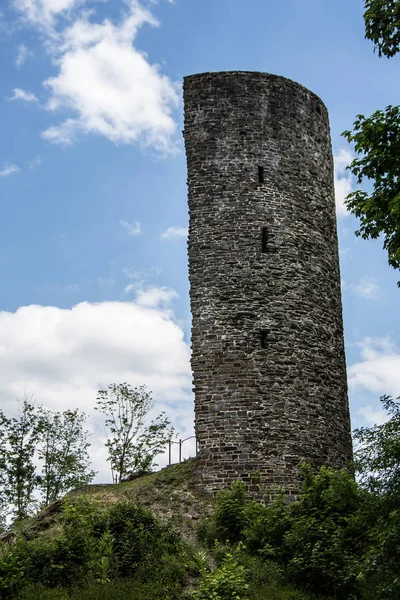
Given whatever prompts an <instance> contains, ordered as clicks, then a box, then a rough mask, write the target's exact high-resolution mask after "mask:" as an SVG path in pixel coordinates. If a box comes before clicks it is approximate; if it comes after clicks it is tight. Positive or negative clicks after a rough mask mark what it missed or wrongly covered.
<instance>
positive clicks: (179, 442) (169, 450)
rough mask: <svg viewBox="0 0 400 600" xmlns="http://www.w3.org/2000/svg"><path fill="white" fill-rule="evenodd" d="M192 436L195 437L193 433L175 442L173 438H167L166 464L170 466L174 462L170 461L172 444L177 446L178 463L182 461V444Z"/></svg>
mask: <svg viewBox="0 0 400 600" xmlns="http://www.w3.org/2000/svg"><path fill="white" fill-rule="evenodd" d="M193 438H196V436H195V435H191V436H189V437H187V438H185V439H184V440H181V439H179V440H178V441H177V442H175V441H173V440H169V442H168V466H171V465H172V464H176V463H173V462H172V444H177V445H178V446H179V460H178V463H179V464H180V463H181V462H182V445H183V444H184V443H185V442H187V441H188V440H192V439H193ZM197 445H198V444H197V441H196V456H197V450H198V448H197Z"/></svg>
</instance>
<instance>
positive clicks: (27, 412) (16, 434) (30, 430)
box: [2, 397, 38, 521]
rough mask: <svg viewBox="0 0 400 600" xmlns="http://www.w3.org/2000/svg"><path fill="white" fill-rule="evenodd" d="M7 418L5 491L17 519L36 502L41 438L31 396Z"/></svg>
mask: <svg viewBox="0 0 400 600" xmlns="http://www.w3.org/2000/svg"><path fill="white" fill-rule="evenodd" d="M2 418H3V419H5V421H4V424H5V426H6V440H5V454H4V468H5V473H4V475H5V477H4V479H5V481H4V484H5V487H4V494H5V497H6V499H7V501H8V504H9V506H10V507H13V508H12V514H13V515H14V517H15V520H16V521H20V520H22V519H24V518H25V517H27V516H28V515H29V513H30V511H31V508H32V506H33V505H34V490H35V487H36V484H37V476H36V469H35V464H34V455H35V448H36V443H37V440H38V429H37V415H36V411H35V406H34V405H33V404H32V403H31V398H29V397H25V398H24V399H23V402H22V404H21V408H20V413H19V415H18V416H17V417H13V418H12V419H6V418H5V417H4V415H2Z"/></svg>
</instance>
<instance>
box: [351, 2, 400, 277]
mask: <svg viewBox="0 0 400 600" xmlns="http://www.w3.org/2000/svg"><path fill="white" fill-rule="evenodd" d="M364 22H365V37H366V38H367V39H370V40H371V41H373V42H374V45H375V48H374V49H375V50H377V51H378V54H379V56H382V55H385V56H387V57H388V58H390V57H392V56H394V55H395V54H396V53H397V52H398V51H399V49H400V1H399V0H365V12H364ZM342 135H343V136H344V137H345V138H346V139H347V141H348V142H349V143H354V148H355V151H356V152H357V154H359V155H361V158H355V159H354V160H353V161H352V163H351V164H350V165H349V167H348V169H349V170H350V171H351V173H352V174H353V175H354V176H355V177H356V178H357V183H358V184H361V183H362V182H363V180H364V179H368V180H371V181H372V182H373V189H372V192H371V193H367V192H365V191H364V190H356V191H355V192H352V193H351V194H349V195H348V196H347V198H346V201H345V202H346V205H347V207H348V209H349V210H350V212H351V213H353V214H354V215H355V216H357V217H359V218H360V228H359V230H357V231H356V235H358V236H361V237H362V238H364V239H369V238H371V239H376V238H378V237H379V236H380V235H382V236H383V247H384V249H385V250H387V252H388V262H389V264H390V265H391V266H392V267H393V268H394V269H400V160H399V156H400V154H399V150H400V107H399V106H387V107H386V109H385V110H377V111H376V112H374V113H373V114H372V115H371V116H370V117H365V116H364V115H361V114H360V115H357V117H356V120H355V121H354V124H353V131H350V130H346V131H344V132H343V133H342ZM398 285H399V286H400V282H398Z"/></svg>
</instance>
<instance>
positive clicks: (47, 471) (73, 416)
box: [37, 407, 96, 506]
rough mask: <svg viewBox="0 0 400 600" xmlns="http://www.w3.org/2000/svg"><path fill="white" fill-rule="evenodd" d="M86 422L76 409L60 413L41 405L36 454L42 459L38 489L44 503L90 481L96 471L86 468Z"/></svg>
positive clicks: (87, 459) (87, 457)
mask: <svg viewBox="0 0 400 600" xmlns="http://www.w3.org/2000/svg"><path fill="white" fill-rule="evenodd" d="M85 421H86V415H85V414H84V413H79V411H78V410H77V409H75V410H66V411H64V412H62V413H61V412H53V411H51V410H48V409H44V408H43V407H40V408H39V410H38V432H39V439H38V443H37V453H38V457H39V459H40V460H41V461H42V472H41V474H40V475H39V476H38V488H39V489H40V491H41V492H42V495H43V498H42V503H43V505H44V506H46V505H47V504H49V503H50V502H54V500H56V499H57V498H59V497H60V496H61V495H62V494H65V493H66V492H68V491H69V490H70V489H72V488H75V487H79V486H82V485H85V484H87V483H89V482H90V481H91V480H92V479H93V477H94V476H95V474H96V473H95V471H92V470H91V469H89V467H90V459H89V455H88V452H87V449H88V448H89V446H90V444H89V442H88V441H87V436H88V431H85V430H84V429H83V425H84V423H85Z"/></svg>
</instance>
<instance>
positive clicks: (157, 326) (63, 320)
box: [0, 288, 193, 481]
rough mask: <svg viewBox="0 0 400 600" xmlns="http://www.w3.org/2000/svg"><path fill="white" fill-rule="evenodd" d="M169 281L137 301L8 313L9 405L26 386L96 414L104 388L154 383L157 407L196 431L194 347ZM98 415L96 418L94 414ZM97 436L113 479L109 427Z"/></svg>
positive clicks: (2, 315) (1, 352)
mask: <svg viewBox="0 0 400 600" xmlns="http://www.w3.org/2000/svg"><path fill="white" fill-rule="evenodd" d="M168 296H169V298H170V299H171V298H172V297H173V293H172V291H169V292H168V293H167V292H166V291H165V289H164V288H161V289H160V290H158V291H157V290H156V289H155V288H154V289H152V290H149V291H148V293H146V291H145V290H143V293H142V294H141V295H140V296H139V299H138V301H135V302H104V303H99V304H91V303H88V302H83V303H81V304H78V305H77V306H74V307H73V308H71V309H60V308H56V307H53V306H25V307H22V308H20V309H18V310H17V311H16V312H15V313H10V312H0V358H1V360H0V389H1V391H2V409H3V410H4V412H5V413H6V414H12V413H14V412H15V410H16V398H18V397H21V396H22V395H23V393H24V392H27V393H28V394H32V395H34V396H35V398H36V400H37V402H38V403H43V404H44V405H45V406H47V407H49V408H53V409H55V410H66V409H68V408H69V409H71V408H75V407H77V408H79V409H80V410H83V411H85V412H87V413H92V408H93V406H94V403H95V399H96V393H97V390H99V389H101V388H104V387H105V386H107V385H108V384H109V383H111V382H116V383H118V382H124V381H127V382H129V383H131V384H132V385H140V384H143V383H144V384H146V385H147V386H148V388H149V389H150V390H152V391H153V397H154V398H155V400H156V410H157V411H158V412H159V411H160V410H165V411H166V413H167V415H168V416H169V418H170V419H171V420H172V421H173V423H174V425H175V427H176V429H177V431H178V432H179V433H181V434H182V437H186V436H188V435H191V434H192V421H193V406H192V394H191V391H190V389H191V372H190V363H189V347H188V345H187V344H186V342H185V341H184V334H183V331H182V329H181V328H180V327H179V326H178V325H177V324H176V323H175V322H174V320H173V318H172V316H171V312H170V310H169V308H168V306H165V307H164V304H165V303H167V304H168ZM94 418H96V417H94ZM97 427H98V429H95V435H93V436H92V438H91V443H92V455H93V456H94V457H97V458H96V459H95V465H94V466H95V468H96V469H98V470H100V475H99V480H103V481H104V480H106V479H107V478H108V479H109V474H108V471H109V467H108V465H107V464H105V462H104V458H105V456H104V449H103V441H104V440H103V433H102V429H101V427H100V423H99V421H97Z"/></svg>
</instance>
